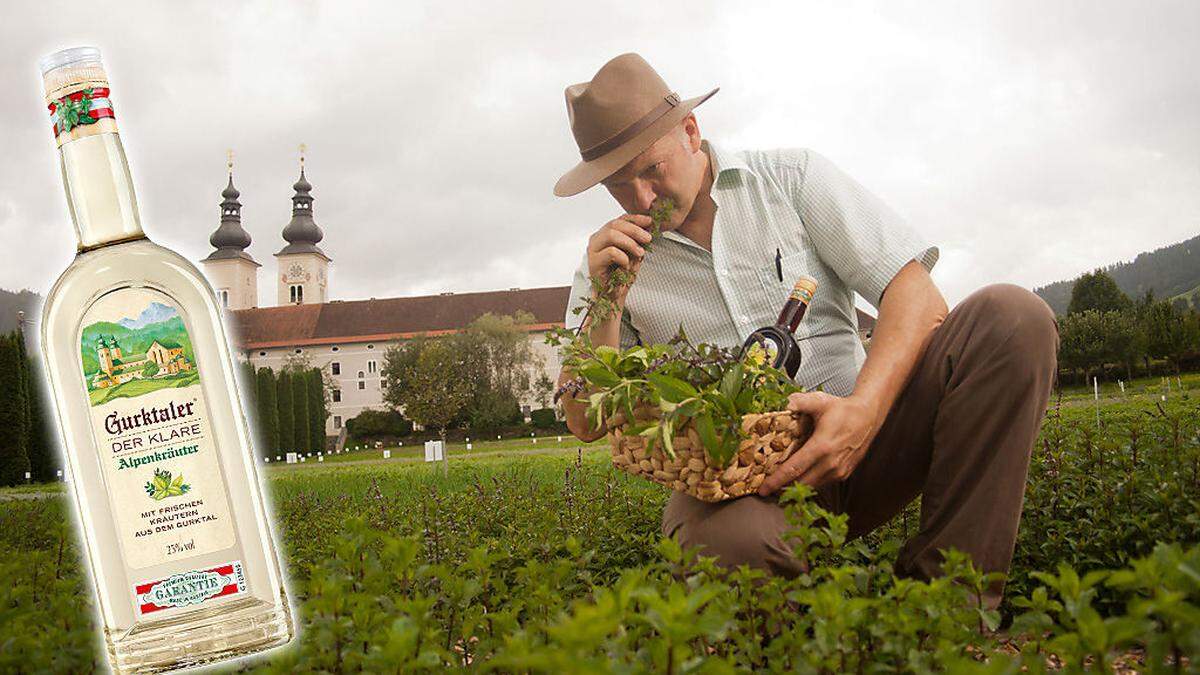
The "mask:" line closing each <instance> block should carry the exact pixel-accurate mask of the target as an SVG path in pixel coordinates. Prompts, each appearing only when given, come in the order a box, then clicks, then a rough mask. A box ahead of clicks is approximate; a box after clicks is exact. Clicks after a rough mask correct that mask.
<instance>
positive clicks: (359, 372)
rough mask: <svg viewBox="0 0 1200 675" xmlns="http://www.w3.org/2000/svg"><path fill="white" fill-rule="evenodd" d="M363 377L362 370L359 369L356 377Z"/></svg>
mask: <svg viewBox="0 0 1200 675" xmlns="http://www.w3.org/2000/svg"><path fill="white" fill-rule="evenodd" d="M363 377H364V375H363V371H361V370H360V371H358V379H360V380H361V379H363Z"/></svg>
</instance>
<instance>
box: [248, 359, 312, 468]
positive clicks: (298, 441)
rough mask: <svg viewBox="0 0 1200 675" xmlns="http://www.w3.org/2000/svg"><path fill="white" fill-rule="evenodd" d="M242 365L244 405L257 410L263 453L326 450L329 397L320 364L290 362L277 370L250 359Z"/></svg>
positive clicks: (255, 417) (259, 445) (254, 421)
mask: <svg viewBox="0 0 1200 675" xmlns="http://www.w3.org/2000/svg"><path fill="white" fill-rule="evenodd" d="M241 368H242V379H243V381H244V383H245V384H244V386H243V387H242V392H243V395H244V397H245V399H246V400H245V401H243V406H244V409H245V410H247V411H253V412H254V415H253V417H252V419H251V421H252V428H253V429H254V435H255V447H257V448H258V452H259V454H260V456H262V457H268V458H271V459H274V458H275V457H276V456H280V455H283V454H286V453H288V452H298V453H309V452H320V451H324V450H325V420H327V419H328V418H329V400H328V398H327V391H326V387H325V380H324V374H323V373H322V371H321V369H320V368H312V367H308V366H307V364H303V363H289V364H287V365H285V366H284V367H283V368H282V369H280V371H279V372H278V373H276V372H275V371H274V370H273V369H271V368H267V367H263V368H259V369H258V370H255V369H254V366H253V365H252V364H250V363H243V364H242V366H241Z"/></svg>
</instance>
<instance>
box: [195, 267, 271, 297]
mask: <svg viewBox="0 0 1200 675" xmlns="http://www.w3.org/2000/svg"><path fill="white" fill-rule="evenodd" d="M200 262H201V264H202V265H203V266H204V275H205V276H207V277H208V280H209V282H210V283H212V287H213V289H214V290H215V291H216V292H217V299H218V300H219V301H220V302H221V306H222V307H223V308H225V309H252V308H254V307H258V267H259V266H258V264H257V263H253V262H250V261H249V260H246V259H245V258H225V259H219V260H202V261H200Z"/></svg>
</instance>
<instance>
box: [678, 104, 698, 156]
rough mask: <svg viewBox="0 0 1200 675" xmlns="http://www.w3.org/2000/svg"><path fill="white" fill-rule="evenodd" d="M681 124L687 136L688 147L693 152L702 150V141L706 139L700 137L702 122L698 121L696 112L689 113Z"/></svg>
mask: <svg viewBox="0 0 1200 675" xmlns="http://www.w3.org/2000/svg"><path fill="white" fill-rule="evenodd" d="M679 124H680V126H681V127H682V128H683V133H684V135H685V136H686V137H687V147H688V149H689V150H691V151H692V152H693V153H697V152H700V142H701V141H702V140H704V139H702V138H701V137H700V124H699V123H698V122H696V113H688V114H687V117H685V118H683V120H682V121H680V123H679Z"/></svg>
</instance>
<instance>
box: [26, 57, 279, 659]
mask: <svg viewBox="0 0 1200 675" xmlns="http://www.w3.org/2000/svg"><path fill="white" fill-rule="evenodd" d="M41 67H42V76H43V80H44V83H45V87H46V101H47V104H48V107H49V109H50V113H51V123H52V124H53V133H54V136H55V138H56V141H57V144H58V151H59V160H60V166H61V168H62V175H63V182H64V184H65V187H66V193H67V204H68V206H69V208H70V212H71V217H72V219H73V221H74V224H75V234H76V236H77V239H78V248H77V253H76V256H75V259H74V260H73V261H72V262H71V264H70V266H68V267H67V269H66V270H65V271H64V272H63V273H62V275H61V276H60V277H59V278H58V280H57V282H56V283H55V284H54V287H53V288H52V289H51V291H50V292H49V294H48V295H47V296H46V301H45V304H44V305H43V308H42V318H41V331H40V339H41V352H42V355H43V358H44V360H45V364H46V372H47V377H48V380H49V391H50V392H51V397H52V399H53V402H54V406H55V410H56V412H57V417H58V424H59V430H60V432H61V434H62V439H63V447H64V451H65V456H66V460H67V462H66V464H67V469H68V474H67V475H68V478H69V483H70V493H71V495H72V496H73V500H74V504H75V507H76V509H75V510H76V526H77V528H76V529H77V530H78V532H79V533H80V535H81V539H82V541H83V544H84V546H83V549H84V551H85V552H86V558H87V563H88V567H89V569H90V573H91V579H92V582H93V586H94V591H95V594H96V600H97V614H98V617H99V619H100V620H101V621H102V622H103V627H104V636H105V642H106V646H107V650H108V658H109V662H110V665H111V666H112V668H113V670H114V671H116V672H120V673H123V672H161V671H165V670H174V669H176V668H182V667H187V666H191V665H197V664H200V663H207V662H212V661H216V660H222V659H228V658H234V657H237V656H241V655H245V654H249V653H252V652H257V651H261V650H264V649H268V648H270V647H274V646H278V645H282V644H284V643H286V642H288V641H289V640H291V638H292V636H293V635H294V633H295V629H294V625H293V617H292V608H291V607H290V605H289V602H288V596H287V592H286V589H285V583H284V577H283V574H282V573H281V567H280V563H279V559H278V555H277V552H276V548H275V544H274V541H273V538H272V533H271V527H270V518H269V514H268V510H267V505H266V504H265V503H264V499H263V494H262V487H261V485H260V481H259V477H258V473H257V469H256V466H255V462H254V459H253V457H254V455H253V452H252V446H251V440H250V439H251V435H250V433H249V429H248V424H247V419H246V415H245V414H244V412H243V407H242V400H241V396H240V395H239V392H238V382H237V377H238V376H237V374H236V373H237V371H236V370H235V369H234V362H233V358H232V355H231V352H230V349H229V345H228V342H227V338H226V334H225V330H224V326H223V324H222V321H221V314H220V309H219V305H218V303H217V298H216V296H215V294H214V292H213V289H212V287H211V286H210V285H209V283H208V282H207V280H206V279H205V278H204V276H203V275H202V274H201V273H200V271H199V270H197V269H196V267H195V266H194V265H193V264H192V263H191V262H189V261H188V260H187V259H186V258H184V257H183V256H180V255H179V254H177V253H175V252H174V251H171V250H169V249H167V248H164V247H163V246H160V245H158V244H155V243H154V242H153V241H151V240H150V239H149V238H147V237H146V235H145V233H144V232H143V231H142V227H141V222H140V219H139V216H138V209H137V200H136V199H135V197H134V191H133V183H132V180H131V178H130V174H129V168H128V166H127V164H126V160H125V152H124V150H123V148H122V145H121V139H120V136H118V134H117V125H116V120H115V117H114V113H113V110H112V104H111V102H110V98H109V86H108V78H107V75H106V74H105V71H104V68H103V65H102V63H101V60H100V54H99V52H98V51H97V50H95V49H92V48H88V47H80V48H75V49H68V50H65V51H61V52H57V53H55V54H52V55H50V56H48V57H46V58H45V59H43V60H42V63H41Z"/></svg>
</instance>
